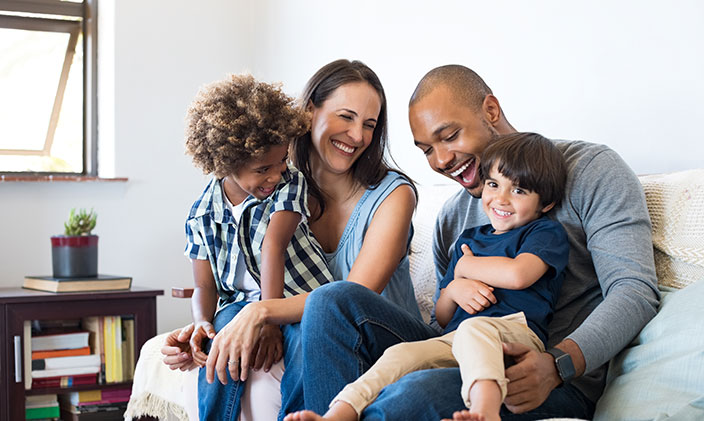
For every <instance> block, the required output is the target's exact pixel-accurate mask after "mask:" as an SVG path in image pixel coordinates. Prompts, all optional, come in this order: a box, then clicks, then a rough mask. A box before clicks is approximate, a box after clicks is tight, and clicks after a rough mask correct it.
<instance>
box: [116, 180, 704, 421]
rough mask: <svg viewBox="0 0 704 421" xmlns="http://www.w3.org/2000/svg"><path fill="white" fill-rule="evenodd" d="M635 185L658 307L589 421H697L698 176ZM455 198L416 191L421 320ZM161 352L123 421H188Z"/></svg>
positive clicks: (702, 260) (184, 385)
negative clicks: (649, 232) (436, 236)
mask: <svg viewBox="0 0 704 421" xmlns="http://www.w3.org/2000/svg"><path fill="white" fill-rule="evenodd" d="M641 182H642V183H643V187H644V190H645V193H646V199H647V202H648V209H649V211H650V216H651V220H652V223H653V246H654V249H655V263H656V269H657V274H658V280H659V286H660V288H661V290H662V291H663V301H662V304H661V306H660V310H659V312H658V315H657V316H656V317H655V318H654V319H653V320H652V321H651V322H650V323H649V324H648V325H647V326H646V327H645V329H643V331H642V332H641V333H640V335H639V336H638V337H637V338H635V339H634V341H633V342H632V344H631V345H630V346H629V347H628V348H626V349H625V350H623V351H622V352H621V353H620V354H619V355H618V356H617V357H616V358H614V360H613V361H612V362H611V365H610V369H609V378H608V385H607V388H606V390H605V392H604V395H603V396H602V398H601V399H600V401H599V402H598V405H597V412H596V415H595V419H596V420H626V419H633V420H653V419H656V420H659V421H661V420H665V419H671V420H704V330H703V329H701V328H700V326H699V325H698V322H699V321H700V320H703V319H704V305H702V304H700V303H702V302H704V282H700V283H698V284H696V285H694V284H695V283H696V281H699V280H701V279H704V170H692V171H683V172H678V173H672V174H664V175H654V176H642V177H641ZM457 189H458V187H457V186H456V185H453V186H425V187H420V189H419V197H420V199H419V203H418V209H417V210H416V214H415V216H414V227H415V235H414V238H413V242H412V244H411V256H410V261H411V276H412V278H413V282H414V287H415V290H416V299H417V301H418V304H419V307H420V309H421V313H422V314H423V317H424V318H425V319H426V321H427V320H429V315H430V311H431V309H432V296H433V293H434V291H435V273H434V267H433V257H432V249H431V247H432V231H433V225H434V221H435V215H436V214H437V212H438V211H439V209H440V207H441V206H442V204H443V203H444V201H445V199H446V198H447V197H448V196H449V195H450V194H452V193H454V192H455V191H457ZM690 284H692V285H690ZM688 285H690V286H689V287H687V286H688ZM685 287H687V288H686V289H685ZM680 289H681V291H679V290H680ZM692 313H693V314H692ZM162 343H163V335H160V336H157V337H155V338H152V339H151V340H150V341H148V342H147V343H146V344H145V345H144V347H143V348H142V351H141V355H140V359H139V361H138V363H137V369H136V371H135V379H134V386H133V392H132V398H131V400H130V403H129V406H128V409H127V413H126V418H128V419H129V417H135V418H136V417H138V416H140V415H149V416H153V417H157V418H159V419H182V420H188V419H189V417H190V419H191V420H196V419H197V409H196V401H195V396H196V392H195V390H196V378H197V377H196V374H195V371H193V372H190V373H182V372H180V371H175V372H172V371H170V370H169V369H167V368H166V366H164V364H163V363H162V362H161V354H160V353H159V349H160V348H161V344H162Z"/></svg>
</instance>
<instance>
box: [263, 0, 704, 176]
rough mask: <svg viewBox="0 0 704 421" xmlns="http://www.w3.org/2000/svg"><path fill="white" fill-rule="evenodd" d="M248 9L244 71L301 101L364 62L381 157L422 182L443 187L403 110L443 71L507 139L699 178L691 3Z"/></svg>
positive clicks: (697, 25)
mask: <svg viewBox="0 0 704 421" xmlns="http://www.w3.org/2000/svg"><path fill="white" fill-rule="evenodd" d="M259 4H260V6H259V7H258V8H257V9H255V10H254V13H255V14H256V18H255V20H256V21H257V22H259V26H258V28H263V30H261V31H259V32H258V34H257V35H256V36H255V39H257V40H258V44H257V45H258V47H255V49H256V50H257V54H256V55H255V60H256V66H255V67H256V69H257V70H259V71H261V72H262V74H264V75H265V76H266V77H267V78H276V77H278V78H279V79H281V80H283V81H284V82H285V85H286V86H287V87H289V89H290V90H291V92H300V90H301V89H302V87H303V85H304V83H305V81H306V79H307V78H308V77H309V76H310V75H312V73H313V72H314V71H315V70H316V69H317V68H318V67H320V65H322V64H325V63H326V62H328V61H331V60H333V59H336V58H340V57H344V58H356V59H360V60H362V61H364V62H366V63H367V64H368V65H370V67H372V68H373V69H374V70H375V71H376V72H377V73H378V74H379V77H380V78H381V80H382V83H383V84H384V87H385V90H386V93H387V97H388V100H389V112H390V130H391V131H390V134H391V143H392V151H393V154H394V156H395V158H396V160H397V161H398V163H399V164H400V165H401V166H402V167H403V169H404V170H407V171H408V172H409V173H410V175H412V176H414V177H415V178H417V179H419V180H421V181H424V180H428V181H431V180H432V181H433V182H436V181H440V182H444V181H443V179H442V178H441V177H440V176H437V175H434V174H433V173H431V171H430V170H429V168H428V167H427V165H426V164H425V160H424V158H423V156H422V155H421V154H420V152H418V151H416V150H415V149H414V148H413V147H412V136H411V132H410V129H409V127H408V119H407V103H408V98H409V97H410V94H411V93H412V91H413V89H414V88H415V85H416V84H417V82H418V80H419V79H420V78H421V77H422V76H423V75H424V74H425V73H426V72H427V71H428V70H430V69H431V68H433V67H435V66H438V65H442V64H448V63H460V64H464V65H466V66H468V67H470V68H473V69H474V70H476V71H477V72H478V73H479V74H480V75H481V76H482V77H483V78H484V79H485V80H486V82H487V83H488V84H489V86H490V87H492V89H493V90H494V93H495V94H496V96H497V97H498V98H499V101H500V102H501V104H502V106H503V108H504V111H505V112H506V115H507V116H508V118H509V121H511V122H512V123H513V125H514V126H515V127H516V129H518V130H523V131H537V132H540V133H542V134H544V135H546V136H549V137H555V138H565V139H582V140H588V141H592V142H598V143H605V144H607V145H609V146H611V147H612V148H613V149H615V150H616V151H617V152H619V153H620V154H621V155H622V156H623V157H624V159H625V160H626V161H627V162H628V163H629V164H630V165H631V166H632V167H633V169H634V170H635V171H636V172H637V173H652V172H662V171H671V170H678V169H686V168H694V167H701V166H702V162H703V160H702V158H701V157H702V155H703V154H704V142H702V139H701V138H702V137H701V135H700V133H698V130H696V129H694V128H693V127H692V126H693V125H695V124H697V122H700V121H704V105H703V102H704V81H703V78H702V75H704V54H702V52H703V51H704V26H702V25H701V21H702V18H704V3H702V2H700V1H695V0H692V1H686V0H676V1H671V2H660V1H650V0H646V1H637V0H628V1H615V2H614V1H603V0H600V1H591V0H589V1H587V0H579V1H569V2H565V1H560V0H541V1H518V0H498V1H491V2H489V1H484V2H480V1H464V0H454V1H442V2H427V1H418V0H411V1H374V0H361V1H357V2H353V3H350V2H330V1H325V0H307V1H296V2H285V1H277V0H265V1H260V2H259Z"/></svg>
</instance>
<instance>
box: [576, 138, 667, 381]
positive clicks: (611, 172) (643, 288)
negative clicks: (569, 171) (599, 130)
mask: <svg viewBox="0 0 704 421" xmlns="http://www.w3.org/2000/svg"><path fill="white" fill-rule="evenodd" d="M573 182H574V187H573V189H572V191H571V193H570V197H569V198H568V201H569V205H570V206H573V207H574V208H575V209H576V210H577V212H578V213H579V215H580V218H581V219H582V227H583V229H584V235H585V238H586V246H587V249H588V252H589V253H590V254H591V257H592V261H593V265H594V271H595V272H596V275H597V278H598V281H599V284H600V286H601V293H602V295H603V297H604V300H603V301H602V302H601V303H599V304H598V305H597V306H596V308H595V309H594V311H593V312H591V314H590V315H589V316H588V317H587V318H586V319H585V321H584V322H583V323H582V324H581V325H580V326H579V327H578V328H577V329H576V330H575V331H574V332H572V333H571V334H570V335H569V336H568V338H570V339H572V340H574V341H575V342H576V343H577V345H579V347H580V349H581V350H582V353H583V354H584V357H585V360H586V372H587V373H588V372H590V371H591V370H594V369H596V368H598V367H600V366H601V365H602V364H604V363H606V362H608V360H610V359H611V358H613V357H614V356H615V355H616V353H618V352H619V351H620V350H621V349H622V348H624V347H625V346H626V345H627V344H628V343H629V342H630V341H631V340H632V339H633V338H634V337H635V336H636V335H637V334H638V332H639V331H640V330H641V329H642V328H643V326H645V324H646V323H647V322H648V321H649V320H650V319H651V318H652V317H654V316H655V313H656V311H657V307H658V302H659V298H660V295H659V292H658V290H657V285H656V284H657V280H656V276H655V266H654V263H653V246H652V239H651V226H650V218H649V216H648V210H647V207H646V204H645V195H644V193H643V189H642V186H641V184H640V182H639V180H638V178H637V177H636V176H635V174H634V173H633V171H632V170H631V169H630V168H629V167H628V166H627V165H626V164H625V162H624V161H623V160H622V159H621V158H620V157H619V156H618V154H616V153H615V152H613V151H612V150H610V149H605V150H604V151H603V152H602V153H599V154H597V155H596V156H595V157H594V158H593V159H592V160H591V161H590V162H589V163H587V164H586V165H585V166H584V167H583V169H582V171H580V172H578V173H576V174H574V180H573Z"/></svg>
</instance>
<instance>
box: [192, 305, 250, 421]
mask: <svg viewBox="0 0 704 421" xmlns="http://www.w3.org/2000/svg"><path fill="white" fill-rule="evenodd" d="M247 304H248V302H247V301H238V302H235V303H232V304H230V305H228V306H227V307H225V308H223V309H222V310H221V311H220V312H218V313H217V314H216V315H215V319H214V320H213V327H214V328H215V331H216V332H220V329H222V328H223V327H225V325H226V324H228V323H229V322H230V320H232V319H233V318H234V317H235V316H236V315H237V313H239V312H240V310H242V308H244V306H245V305H247ZM206 342H207V343H206V345H205V350H206V352H209V351H210V345H211V342H212V341H210V340H209V339H206ZM205 372H206V370H205V367H203V368H201V369H200V370H199V371H198V416H199V418H200V419H201V420H202V421H207V420H213V421H220V420H232V421H237V419H238V418H239V414H240V408H241V406H240V399H241V398H242V393H244V382H241V381H239V380H237V381H235V380H232V377H230V373H229V372H228V373H227V384H225V385H224V384H222V383H220V381H219V380H218V377H217V373H216V375H215V381H214V382H213V383H210V384H209V383H208V381H207V380H206V379H205Z"/></svg>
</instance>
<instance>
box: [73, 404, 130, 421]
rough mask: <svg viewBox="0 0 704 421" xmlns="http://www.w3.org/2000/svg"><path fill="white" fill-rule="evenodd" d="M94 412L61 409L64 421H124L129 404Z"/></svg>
mask: <svg viewBox="0 0 704 421" xmlns="http://www.w3.org/2000/svg"><path fill="white" fill-rule="evenodd" d="M91 409H96V410H93V411H81V412H78V411H72V410H71V409H67V408H61V419H62V420H64V421H123V416H124V413H125V410H126V409H127V404H126V403H125V404H124V405H120V406H110V407H107V408H100V409H101V410H97V409H98V408H91Z"/></svg>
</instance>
